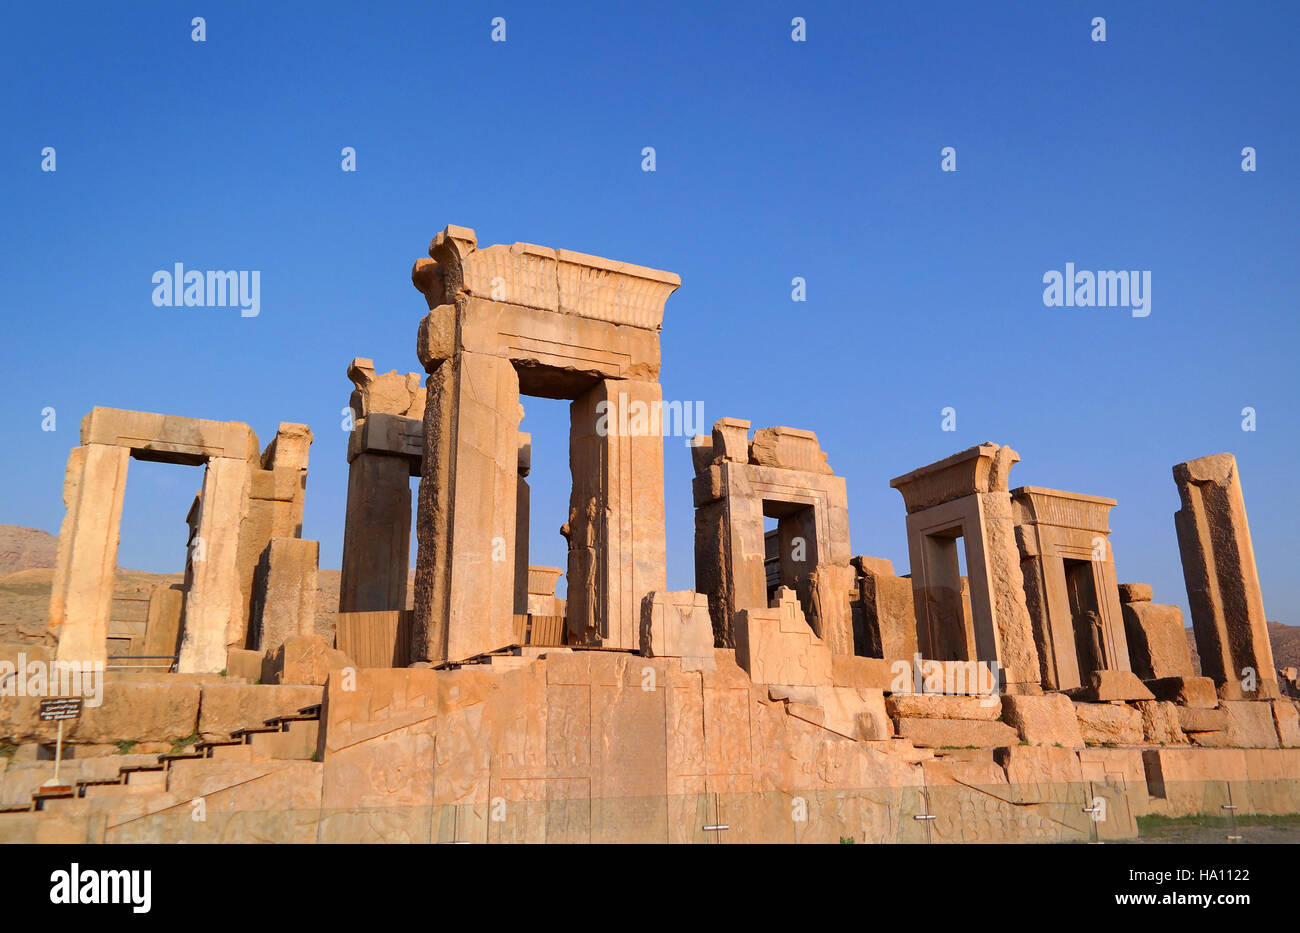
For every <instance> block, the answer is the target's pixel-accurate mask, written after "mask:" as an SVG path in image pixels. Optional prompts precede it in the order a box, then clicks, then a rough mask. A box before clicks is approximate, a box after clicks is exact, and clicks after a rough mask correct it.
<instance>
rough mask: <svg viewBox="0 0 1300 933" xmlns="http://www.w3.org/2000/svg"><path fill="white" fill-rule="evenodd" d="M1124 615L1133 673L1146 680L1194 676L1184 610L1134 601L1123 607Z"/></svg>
mask: <svg viewBox="0 0 1300 933" xmlns="http://www.w3.org/2000/svg"><path fill="white" fill-rule="evenodd" d="M1130 585H1136V584H1130ZM1121 612H1122V613H1123V615H1124V631H1125V633H1126V634H1127V635H1128V652H1129V664H1130V665H1131V666H1132V668H1133V673H1135V674H1137V676H1138V677H1140V678H1142V679H1143V680H1152V679H1155V678H1161V677H1191V676H1193V674H1194V671H1193V670H1192V654H1191V649H1190V647H1189V646H1188V644H1187V630H1186V628H1185V627H1184V626H1183V613H1182V610H1180V609H1179V608H1178V607H1177V606H1164V605H1160V604H1158V603H1153V602H1149V601H1141V602H1139V601H1130V602H1126V603H1124V604H1123V605H1122V606H1121Z"/></svg>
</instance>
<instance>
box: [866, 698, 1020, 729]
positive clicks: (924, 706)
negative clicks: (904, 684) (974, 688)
mask: <svg viewBox="0 0 1300 933" xmlns="http://www.w3.org/2000/svg"><path fill="white" fill-rule="evenodd" d="M885 707H886V709H888V710H889V715H890V716H892V717H893V718H895V719H898V718H908V719H984V720H988V721H989V722H993V721H996V720H997V719H999V718H1000V717H1001V716H1002V700H1001V699H1000V698H999V697H996V696H991V697H960V696H942V695H938V694H922V693H895V694H893V695H891V696H890V697H889V698H888V699H887V700H886V701H885Z"/></svg>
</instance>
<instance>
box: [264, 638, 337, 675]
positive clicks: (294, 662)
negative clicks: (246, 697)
mask: <svg viewBox="0 0 1300 933" xmlns="http://www.w3.org/2000/svg"><path fill="white" fill-rule="evenodd" d="M355 667H356V665H355V664H354V663H353V662H352V659H351V658H349V657H348V656H347V655H346V654H344V653H343V652H342V651H339V650H338V649H336V648H331V647H330V646H329V644H328V643H327V642H326V641H325V639H323V638H321V637H320V636H318V635H296V636H293V637H290V638H287V639H285V642H284V644H282V645H281V646H280V648H279V649H278V650H277V651H276V653H275V654H274V655H269V656H268V657H267V659H266V662H265V664H264V665H263V668H262V671H263V673H262V682H263V683H273V684H315V685H317V686H319V685H321V684H324V683H325V681H326V679H327V678H328V677H329V675H330V672H331V671H335V670H341V669H343V668H353V669H355Z"/></svg>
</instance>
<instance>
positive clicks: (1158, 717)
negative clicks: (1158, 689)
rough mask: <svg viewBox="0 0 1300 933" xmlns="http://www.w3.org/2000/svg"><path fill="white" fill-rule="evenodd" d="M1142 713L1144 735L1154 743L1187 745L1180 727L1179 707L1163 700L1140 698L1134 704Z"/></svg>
mask: <svg viewBox="0 0 1300 933" xmlns="http://www.w3.org/2000/svg"><path fill="white" fill-rule="evenodd" d="M1133 705H1134V706H1135V707H1136V708H1137V711H1138V712H1139V713H1141V714H1142V737H1143V738H1144V739H1145V740H1146V741H1148V742H1150V743H1151V744H1153V745H1185V744H1186V743H1187V738H1186V737H1185V736H1184V735H1183V730H1182V729H1181V728H1180V727H1179V720H1178V707H1177V706H1175V705H1174V704H1173V703H1168V702H1165V701H1163V700H1139V701H1138V702H1136V703H1134V704H1133Z"/></svg>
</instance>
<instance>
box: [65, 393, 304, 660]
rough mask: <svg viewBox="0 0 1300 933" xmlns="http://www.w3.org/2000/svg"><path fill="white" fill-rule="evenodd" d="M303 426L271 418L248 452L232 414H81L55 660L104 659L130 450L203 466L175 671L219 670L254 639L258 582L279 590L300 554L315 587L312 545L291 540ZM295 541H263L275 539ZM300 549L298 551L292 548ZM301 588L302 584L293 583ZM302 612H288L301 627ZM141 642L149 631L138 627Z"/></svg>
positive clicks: (250, 436)
mask: <svg viewBox="0 0 1300 933" xmlns="http://www.w3.org/2000/svg"><path fill="white" fill-rule="evenodd" d="M311 442H312V434H311V430H310V429H309V428H308V427H307V426H306V425H300V424H288V423H285V424H281V425H280V427H279V430H278V432H277V434H276V437H275V440H273V441H271V443H270V444H268V445H267V447H266V450H265V451H264V452H262V453H261V454H259V453H258V441H257V436H256V435H255V434H254V433H253V431H252V429H251V428H250V427H249V426H248V425H246V424H242V423H240V422H236V421H208V420H203V419H199V418H182V417H178V416H174V415H162V414H154V413H150V412H138V411H124V410H121V409H114V408H94V409H92V410H91V411H90V413H89V414H88V415H86V417H85V418H84V419H82V422H81V446H79V447H75V448H73V450H72V452H71V454H70V455H69V457H68V468H67V474H66V477H65V479H64V490H63V499H64V504H65V506H66V508H67V512H66V514H65V516H64V519H63V525H62V527H61V529H60V531H59V547H58V556H57V558H56V562H55V571H54V581H53V586H52V587H51V592H50V611H49V628H50V631H51V632H52V633H53V634H54V635H55V637H56V638H57V639H58V652H57V657H58V659H59V660H64V661H90V662H94V661H104V660H105V659H106V655H107V637H108V621H109V613H110V607H111V602H112V594H113V585H114V577H115V574H116V570H117V547H118V542H119V539H120V532H121V519H122V503H123V500H124V498H125V493H126V468H127V460H128V458H132V457H133V458H135V459H137V460H148V461H154V462H160V463H176V464H184V465H188V466H198V465H203V466H205V470H204V476H203V486H202V489H201V490H200V492H199V494H198V496H196V498H195V502H194V505H193V506H192V507H191V509H190V515H189V517H188V522H189V525H190V540H189V549H188V555H187V560H186V568H185V581H186V583H185V597H184V606H183V610H182V619H181V623H180V636H179V642H180V643H179V649H178V650H179V659H178V663H177V669H178V670H179V671H181V672H183V673H217V672H219V671H221V670H223V669H225V668H226V665H227V651H228V650H229V649H231V648H244V647H246V646H259V644H260V641H261V640H262V635H263V631H262V629H263V626H262V623H263V619H264V616H265V612H266V611H270V612H271V613H275V612H277V611H278V609H279V605H278V603H277V602H275V601H274V600H273V601H272V603H271V605H269V607H268V604H267V600H266V598H265V597H266V593H265V592H259V590H265V588H266V582H267V581H268V580H271V581H274V582H275V587H276V589H277V590H281V591H282V590H283V589H284V587H283V585H282V583H281V581H282V579H283V577H284V572H283V571H284V569H285V568H286V567H289V566H292V567H295V568H299V572H298V573H297V574H296V575H297V576H305V574H304V573H302V572H301V568H302V567H303V562H304V554H306V553H307V552H306V551H304V547H306V546H308V545H311V546H312V547H310V548H307V550H308V551H310V554H309V557H310V561H311V565H312V567H311V569H312V571H313V572H312V573H311V574H310V581H309V583H310V589H311V592H312V596H313V598H314V593H315V574H314V569H315V553H316V552H315V549H314V545H315V542H303V541H301V540H300V539H301V535H302V514H303V503H304V498H305V490H306V477H307V457H308V451H309V449H310V446H311ZM280 539H295V541H294V543H292V544H281V545H280V546H279V547H277V548H276V549H274V550H273V549H272V548H271V544H272V542H273V541H279V540H280ZM299 545H302V546H303V547H299ZM301 585H302V586H303V587H304V588H306V587H307V585H308V581H307V580H306V579H304V580H302V581H301ZM310 623H311V620H310V619H306V618H301V619H299V618H295V624H296V625H302V626H303V627H306V626H308V625H310ZM146 640H147V641H149V640H150V638H149V634H148V632H146Z"/></svg>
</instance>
